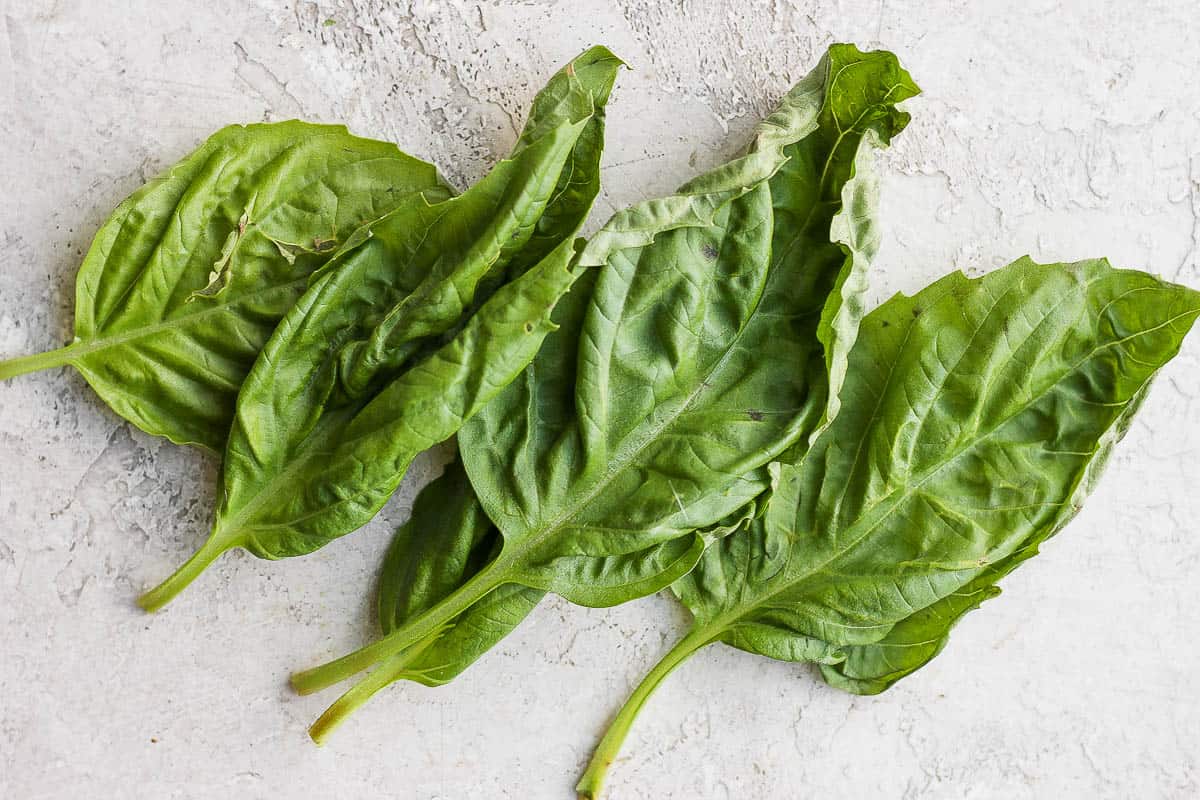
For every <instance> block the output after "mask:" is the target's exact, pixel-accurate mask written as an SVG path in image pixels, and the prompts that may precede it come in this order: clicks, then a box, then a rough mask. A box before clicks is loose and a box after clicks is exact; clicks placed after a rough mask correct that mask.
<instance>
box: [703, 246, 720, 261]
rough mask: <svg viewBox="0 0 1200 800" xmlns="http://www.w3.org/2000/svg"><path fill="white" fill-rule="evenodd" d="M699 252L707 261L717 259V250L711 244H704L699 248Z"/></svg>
mask: <svg viewBox="0 0 1200 800" xmlns="http://www.w3.org/2000/svg"><path fill="white" fill-rule="evenodd" d="M700 252H701V253H703V254H704V257H705V258H707V259H708V260H709V261H712V260H714V259H715V258H716V257H717V248H716V246H715V245H714V244H713V243H712V242H707V243H705V245H704V246H703V247H701V248H700Z"/></svg>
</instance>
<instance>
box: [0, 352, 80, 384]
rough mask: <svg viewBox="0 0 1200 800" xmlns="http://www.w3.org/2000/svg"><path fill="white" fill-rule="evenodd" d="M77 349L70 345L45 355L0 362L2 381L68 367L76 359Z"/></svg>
mask: <svg viewBox="0 0 1200 800" xmlns="http://www.w3.org/2000/svg"><path fill="white" fill-rule="evenodd" d="M77 349H79V348H78V345H74V344H69V345H67V346H66V347H60V348H58V349H57V350H48V351H46V352H45V353H34V354H33V355H30V356H20V357H18V358H12V359H9V360H8V361H0V381H6V380H8V379H9V378H15V377H17V376H18V375H24V374H26V373H27V372H37V371H38V370H42V369H50V368H51V367H63V366H66V365H67V364H70V363H71V360H72V359H73V358H74V357H75V351H76V350H77Z"/></svg>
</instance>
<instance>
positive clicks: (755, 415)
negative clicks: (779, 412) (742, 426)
mask: <svg viewBox="0 0 1200 800" xmlns="http://www.w3.org/2000/svg"><path fill="white" fill-rule="evenodd" d="M746 413H747V414H749V415H750V419H752V420H754V421H755V422H762V421H763V418H764V417H765V416H766V415H765V414H763V412H761V411H758V410H756V409H753V408H752V409H750V410H749V411H747V412H746Z"/></svg>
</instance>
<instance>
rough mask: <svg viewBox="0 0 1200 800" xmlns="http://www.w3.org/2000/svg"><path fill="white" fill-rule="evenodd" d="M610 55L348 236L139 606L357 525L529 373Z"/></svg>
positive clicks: (241, 406)
mask: <svg viewBox="0 0 1200 800" xmlns="http://www.w3.org/2000/svg"><path fill="white" fill-rule="evenodd" d="M620 65H621V62H620V61H619V60H618V59H617V58H616V57H615V56H613V55H612V54H611V53H609V52H608V51H607V50H606V49H604V48H599V47H598V48H593V49H592V50H589V51H587V52H585V53H584V54H582V55H581V56H580V57H579V58H577V59H576V60H575V61H574V62H572V64H571V65H569V66H568V67H567V68H566V69H564V70H563V71H562V72H560V73H559V74H558V75H556V76H555V77H554V78H553V79H552V80H551V81H550V84H549V86H548V87H547V89H546V90H545V92H544V95H543V97H540V98H539V100H538V102H537V103H535V106H534V112H535V113H534V115H533V116H531V118H530V120H529V123H528V124H527V126H526V131H525V135H523V136H522V137H521V139H520V140H519V141H518V143H517V145H516V149H515V150H514V152H513V154H512V156H511V157H510V158H509V159H508V160H506V161H503V162H501V163H500V164H498V165H497V166H496V168H495V169H493V170H492V172H491V173H490V174H489V175H488V176H487V177H485V178H484V179H483V180H481V181H480V182H479V183H477V184H476V185H475V186H473V187H471V188H470V189H469V190H467V191H466V192H464V193H463V194H462V195H460V196H458V197H454V198H451V199H449V200H446V201H444V202H441V203H437V204H433V205H431V204H429V203H427V202H425V200H424V198H420V197H417V198H415V199H414V200H413V201H411V202H409V203H407V204H405V205H402V206H401V207H399V208H397V209H396V210H395V211H393V212H391V213H390V214H388V215H386V216H385V217H383V218H382V219H381V220H380V221H379V222H377V223H376V224H374V225H372V226H371V227H370V229H369V230H365V231H362V232H360V235H359V236H357V237H356V241H354V242H352V243H351V244H350V245H348V246H347V247H345V248H343V250H342V252H341V253H340V254H339V256H338V258H337V259H336V262H335V263H334V264H331V265H330V267H329V269H328V270H327V271H326V272H325V273H324V274H323V275H322V277H321V278H320V279H319V280H317V281H316V282H315V283H314V284H313V286H312V287H311V288H310V289H309V290H308V291H307V292H306V293H305V294H304V296H303V297H301V298H300V300H299V301H298V302H297V303H296V305H295V306H294V307H293V308H292V309H291V311H289V312H288V314H287V316H285V317H284V319H283V320H282V321H281V322H280V324H279V327H278V328H277V330H276V331H275V333H274V334H273V335H272V337H271V339H270V340H269V341H268V343H267V345H266V347H265V348H264V349H263V351H262V354H261V356H260V357H259V359H258V361H257V362H255V365H254V368H253V369H252V370H251V372H250V374H249V375H248V376H247V377H246V380H245V383H244V384H243V386H242V390H241V393H240V394H239V396H238V405H237V413H236V415H235V419H234V422H233V427H232V429H231V431H230V436H229V443H228V445H227V447H226V450H225V463H224V472H223V475H222V491H221V493H220V505H219V507H218V509H217V514H216V520H215V522H214V525H213V531H212V534H211V536H210V538H209V540H208V542H206V543H205V545H204V546H203V547H202V548H201V549H200V550H199V551H198V552H197V553H196V555H195V556H193V557H192V559H191V560H189V561H188V563H187V564H185V565H184V566H183V567H181V568H180V569H179V570H178V571H177V572H176V573H175V574H174V575H173V576H171V577H170V578H168V579H167V581H165V582H164V583H163V584H162V585H160V586H159V587H157V588H156V589H153V590H151V591H150V592H148V593H147V594H145V595H143V597H142V598H141V599H140V600H139V602H140V603H141V604H142V605H143V607H145V608H147V609H150V610H153V609H156V608H159V607H161V606H162V605H163V604H165V603H166V602H167V601H169V600H170V599H171V598H172V597H173V596H174V595H175V594H176V593H178V592H179V591H180V590H181V589H182V588H183V587H184V586H186V585H187V584H188V583H189V582H190V581H191V580H193V579H194V578H195V577H196V575H198V574H199V573H200V572H201V571H203V569H204V568H205V567H206V566H207V564H209V563H211V562H212V561H213V560H214V559H215V558H216V557H217V556H219V555H220V554H221V553H223V552H225V551H226V550H229V549H231V548H233V547H244V548H245V549H247V550H249V551H250V552H252V553H254V554H255V555H257V556H260V557H263V558H282V557H286V556H295V555H301V554H304V553H308V552H311V551H313V550H315V549H317V548H319V547H321V546H323V545H324V544H326V543H327V542H329V541H330V540H332V539H334V538H337V537H339V536H342V535H344V534H347V533H349V532H351V531H353V530H355V529H357V528H359V527H360V526H362V525H363V524H365V523H366V522H367V521H369V520H370V519H371V517H373V516H374V515H375V513H376V512H377V511H378V510H379V509H380V508H381V507H382V506H383V504H384V502H385V501H386V500H387V498H388V496H389V495H391V493H392V492H393V491H394V490H395V488H396V486H397V485H398V484H399V483H400V481H401V479H402V478H403V477H404V473H405V471H406V470H407V468H408V465H409V463H410V462H411V461H412V459H413V458H414V457H415V456H416V455H418V454H419V453H420V452H422V451H423V450H425V449H427V448H428V447H430V446H432V445H434V444H437V443H438V442H441V441H443V440H445V439H447V438H449V437H450V436H452V435H453V434H454V433H455V432H456V431H457V430H458V428H459V426H461V425H462V423H463V422H464V421H465V420H467V419H469V418H470V417H471V416H472V415H473V414H474V413H475V412H476V411H478V410H479V409H480V408H481V407H483V405H484V404H486V403H487V401H488V400H490V399H491V398H492V397H493V396H494V395H495V394H496V393H497V392H499V391H500V390H501V389H502V388H503V387H504V386H505V385H506V384H508V383H509V382H510V381H511V380H512V379H513V378H514V377H515V376H516V375H518V374H519V373H520V372H521V370H522V369H524V368H525V366H526V365H527V364H528V363H529V361H530V360H531V359H532V358H533V356H534V355H535V354H536V353H537V349H538V347H539V346H540V344H541V341H542V339H543V338H544V337H545V336H546V334H547V333H549V332H550V330H552V328H553V325H552V323H551V322H550V312H551V310H552V309H553V307H554V305H555V303H556V302H557V300H558V298H559V297H561V296H562V295H563V294H564V293H565V292H566V291H567V289H568V288H570V286H571V284H572V283H573V282H574V280H575V278H576V277H577V275H578V270H577V269H576V268H575V267H573V266H571V262H572V260H573V258H574V255H575V253H574V248H573V243H572V241H571V237H573V236H574V234H575V232H576V230H577V229H578V227H579V225H580V224H581V223H582V222H583V219H584V217H585V216H586V215H587V212H588V210H589V208H590V204H591V201H592V198H593V197H594V191H593V190H594V188H595V186H596V185H597V184H596V181H595V179H594V176H595V174H596V171H597V170H598V164H599V158H600V143H601V142H602V126H603V124H604V123H603V115H602V113H601V111H600V110H601V109H602V108H603V105H604V103H605V102H606V101H607V99H608V95H609V91H610V90H611V88H612V84H613V81H614V79H615V77H616V72H617V70H618V68H619V67H620ZM551 101H552V102H551ZM589 129H591V132H590V133H589V134H588V135H587V136H584V133H585V132H587V131H589ZM587 176H593V177H592V178H590V179H589V178H588V177H587ZM579 187H584V188H579ZM547 213H549V217H548V218H547ZM539 221H542V223H541V225H540V227H539ZM551 244H555V247H554V248H553V249H548V248H549V246H550V245H551ZM505 276H512V278H513V279H512V280H511V281H510V282H508V283H504V284H503V285H502V286H500V288H499V289H495V286H496V284H497V283H499V282H500V281H501V280H502V279H503V278H504V277H505ZM493 290H494V292H495V293H494V294H491V296H490V297H489V296H488V294H489V293H490V292H492V291H493ZM476 309H477V310H476ZM364 343H365V344H364ZM377 346H378V349H377Z"/></svg>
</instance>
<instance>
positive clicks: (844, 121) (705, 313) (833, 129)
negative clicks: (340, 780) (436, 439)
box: [293, 46, 917, 722]
mask: <svg viewBox="0 0 1200 800" xmlns="http://www.w3.org/2000/svg"><path fill="white" fill-rule="evenodd" d="M916 91H917V89H916V87H915V86H914V85H913V84H912V82H911V80H910V79H909V78H908V76H907V74H906V73H905V72H904V71H903V70H902V69H901V68H900V67H899V65H898V64H897V62H896V60H895V57H894V56H892V55H891V54H888V53H868V54H863V53H860V52H859V51H858V50H856V49H855V48H853V47H850V46H837V47H834V48H832V49H831V51H830V54H829V56H828V57H827V58H826V59H825V60H823V61H822V63H821V65H820V66H819V67H818V68H817V69H816V70H815V71H814V72H813V73H812V74H811V75H810V76H808V77H807V78H806V79H805V80H803V81H802V82H801V83H800V84H798V85H797V86H796V87H795V88H794V89H793V90H792V91H791V92H790V93H789V94H788V96H787V97H786V98H784V100H783V102H782V103H781V105H780V108H779V110H778V111H777V112H775V113H774V114H773V115H772V116H771V117H770V118H768V119H767V120H766V121H765V122H764V123H763V125H762V126H761V127H760V130H759V134H758V136H757V137H756V139H755V141H754V143H753V145H752V147H751V150H750V152H749V154H748V155H746V156H743V157H741V158H739V159H736V160H734V161H732V162H730V163H729V164H726V165H724V166H721V167H718V168H717V169H715V170H713V171H712V172H710V173H708V174H706V175H703V176H701V177H699V178H697V179H695V180H693V181H691V182H690V183H688V184H686V185H685V186H684V187H682V188H681V189H680V190H679V193H678V194H676V195H673V196H671V197H668V198H664V199H661V200H652V201H647V202H645V203H641V204H639V205H636V206H634V207H632V208H630V209H628V210H626V211H622V212H620V213H618V214H617V215H616V216H614V217H613V219H612V220H611V221H610V222H609V223H608V224H607V225H606V226H605V227H604V228H603V229H602V230H601V231H600V232H599V233H598V234H597V235H596V236H595V237H594V238H593V239H592V240H591V241H590V242H589V243H588V246H587V247H586V248H585V249H584V251H583V252H582V253H581V255H580V264H581V266H595V267H596V268H597V269H596V270H594V271H593V273H592V274H589V275H587V276H585V277H584V278H582V279H581V280H580V281H579V283H578V284H577V285H576V286H575V288H574V289H573V291H572V292H571V294H570V295H569V296H568V297H567V298H566V299H565V300H564V302H563V303H561V304H560V306H559V308H558V309H557V311H556V313H555V322H556V323H557V324H558V325H559V329H558V330H557V331H555V333H554V334H552V335H551V336H549V337H547V340H546V343H545V345H544V346H543V348H542V350H541V352H540V353H539V355H538V357H537V359H536V360H535V361H534V363H533V364H532V365H531V366H530V368H529V369H528V370H526V372H525V374H524V376H523V378H522V379H520V380H518V381H515V382H514V383H513V384H512V385H510V386H509V387H508V389H507V390H505V391H504V392H503V393H501V394H500V395H499V396H498V397H497V398H496V399H495V400H494V401H493V402H492V403H491V404H490V405H489V406H488V407H487V408H486V409H485V410H484V411H483V412H482V413H480V414H479V415H478V416H477V417H475V419H474V420H472V421H471V422H470V423H468V424H467V425H466V426H464V428H463V429H462V431H461V432H460V433H459V444H460V449H461V451H462V455H463V460H464V464H465V466H466V470H467V473H468V474H469V475H470V477H471V481H472V484H473V486H474V487H475V489H476V492H477V496H478V498H479V501H480V503H481V504H482V506H483V507H484V509H485V510H486V512H487V515H488V517H489V518H490V519H492V520H493V521H494V522H495V523H496V524H497V526H498V527H499V529H500V532H501V534H502V536H503V546H502V548H501V551H500V553H499V555H498V556H497V557H496V558H495V559H494V560H492V561H491V562H489V563H488V565H487V566H486V567H484V568H483V569H481V570H480V571H479V572H477V573H475V574H474V575H473V576H471V577H470V578H469V579H468V580H467V581H466V582H464V583H463V584H462V585H461V586H460V587H459V588H458V590H456V591H455V592H454V593H453V594H452V595H451V596H449V597H448V598H447V599H446V600H444V601H442V602H441V603H439V604H437V605H435V606H433V607H431V608H429V609H428V610H426V611H425V612H423V613H421V614H419V615H417V616H415V617H413V618H411V619H409V620H408V621H407V622H406V623H405V624H404V625H403V626H401V627H400V628H397V629H396V630H394V631H392V632H391V633H390V634H389V635H388V636H386V637H385V638H384V639H382V640H380V641H378V642H376V643H374V644H372V645H369V646H367V647H365V648H363V649H362V650H360V651H358V652H357V653H354V654H351V655H350V656H347V657H345V658H343V659H340V660H338V661H335V662H332V663H331V664H328V665H325V666H324V667H319V668H317V669H315V670H309V671H307V672H303V673H298V674H297V675H295V676H293V685H294V686H295V687H296V688H297V689H298V690H300V691H302V692H309V691H315V690H317V689H320V688H323V687H325V686H328V685H330V684H331V683H333V682H336V681H338V680H341V679H342V678H345V677H348V676H349V675H352V674H354V673H355V672H357V671H359V670H361V669H364V668H366V667H368V666H371V665H372V664H375V663H379V662H383V661H386V660H387V659H393V658H396V659H402V658H403V655H398V654H402V652H403V651H404V650H405V649H406V648H408V647H410V646H413V645H415V644H417V643H418V642H420V641H422V640H423V639H424V638H425V637H426V636H428V635H430V634H431V633H433V632H435V631H436V630H438V629H439V628H440V627H441V626H442V625H444V624H446V623H447V622H449V621H450V620H452V619H454V618H455V617H457V616H458V615H459V614H461V613H462V612H463V611H465V610H467V609H469V608H470V607H471V606H472V605H473V604H474V603H477V602H479V601H481V600H482V599H484V598H486V597H487V596H488V595H489V593H491V592H493V591H496V590H497V589H498V588H499V587H503V586H507V585H511V584H516V585H520V586H526V587H530V588H534V589H538V590H541V591H553V592H556V593H558V594H560V595H563V596H564V597H566V598H568V599H569V600H571V601H573V602H577V603H582V604H587V605H611V604H615V603H619V602H624V601H626V600H630V599H633V598H636V597H641V596H644V595H646V594H650V593H652V592H654V591H657V590H658V589H661V588H663V587H665V586H666V585H668V584H670V583H671V582H673V581H674V580H676V579H678V578H680V577H681V576H683V575H684V574H686V573H687V572H688V571H689V570H690V569H691V568H692V567H693V565H694V564H695V563H696V561H697V560H698V559H699V558H700V556H701V554H702V553H703V552H704V549H705V547H707V546H708V545H709V544H710V543H711V542H712V541H713V540H714V539H715V538H718V537H719V536H720V535H721V534H722V533H724V531H725V530H726V528H725V527H722V525H721V521H722V520H726V518H728V517H730V515H733V517H734V518H735V519H736V518H737V517H738V516H739V513H740V512H741V510H742V509H744V508H746V507H747V505H748V504H749V503H751V502H752V501H753V500H754V498H755V497H756V496H757V495H758V494H760V493H761V492H762V491H763V490H764V488H766V486H767V485H768V482H769V476H768V471H767V464H768V463H769V462H770V461H771V460H772V459H773V458H776V457H777V456H778V455H779V454H780V453H781V452H782V451H783V450H784V449H785V448H787V447H788V446H789V445H790V444H792V443H793V442H795V441H796V440H798V439H799V438H801V437H802V436H804V435H806V434H808V433H809V432H811V431H812V429H813V428H814V427H815V426H816V425H817V424H818V423H819V422H820V420H821V418H822V416H823V415H824V414H825V405H826V402H827V400H828V395H829V393H828V391H827V387H828V383H827V378H826V365H827V361H826V356H825V352H824V349H823V347H822V343H821V341H820V340H819V339H818V326H819V324H820V321H821V319H822V314H824V313H827V312H826V305H827V301H829V299H830V294H831V292H835V291H838V292H839V293H840V294H841V295H842V297H843V298H845V297H850V296H851V295H852V294H853V293H854V292H855V291H857V287H858V285H859V284H860V283H861V281H859V280H858V279H857V278H855V279H854V280H851V279H850V278H848V277H847V274H848V273H850V272H853V271H855V270H861V269H863V268H864V267H865V257H866V255H867V254H869V251H870V249H871V246H870V244H869V242H870V240H871V232H870V227H869V226H870V223H869V221H867V220H866V218H867V217H869V216H870V214H871V212H872V208H871V206H872V204H873V203H874V195H873V194H872V193H870V192H869V191H854V190H852V189H850V188H849V187H850V186H851V185H852V184H854V183H855V181H856V175H857V174H858V171H860V170H865V169H867V167H868V164H867V161H866V159H867V157H868V156H869V150H870V149H871V148H870V145H871V144H877V143H886V142H887V141H888V140H889V139H890V137H891V136H892V135H893V134H895V133H896V132H898V131H899V130H900V129H901V128H903V126H904V124H905V123H906V122H907V119H908V118H907V116H906V115H904V114H903V113H901V112H899V111H897V110H896V109H895V104H896V103H897V102H899V101H901V100H903V99H905V98H907V97H911V96H912V95H913V94H915V93H916ZM844 201H847V202H848V205H844ZM839 214H844V215H846V216H847V217H849V218H850V221H848V222H847V223H846V225H847V226H848V229H850V230H852V231H853V233H852V234H847V236H848V238H851V239H852V240H853V242H854V244H853V247H851V245H849V244H843V243H840V242H830V239H829V232H830V226H831V225H832V224H833V220H834V218H835V217H836V216H837V215H839ZM851 250H853V255H851V254H850V251H851ZM855 307H856V306H855V303H852V302H848V301H845V300H843V301H840V305H839V308H838V309H834V310H833V311H829V312H828V315H829V317H830V318H831V319H833V318H836V319H837V320H838V321H837V323H836V324H835V323H833V322H831V323H830V324H829V325H828V328H829V333H828V334H827V335H826V337H825V338H826V340H827V341H828V342H830V343H833V342H834V341H835V340H837V339H838V337H839V336H842V335H846V333H847V332H851V333H852V330H851V329H852V327H853V326H852V324H850V323H849V322H848V320H849V319H850V318H852V316H853V315H854V313H855V310H854V309H855ZM841 309H844V312H843V311H842V310H841ZM838 357H841V358H844V355H843V356H835V358H838ZM780 364H787V365H794V367H795V368H794V369H779V365H780ZM714 526H715V527H714ZM394 664H395V662H390V663H387V664H385V665H384V666H383V667H381V669H380V670H379V673H381V674H382V675H386V674H387V673H388V671H389V670H391V669H394ZM384 681H385V678H382V677H380V676H379V675H378V674H376V673H373V674H372V675H371V676H369V677H368V678H367V681H366V683H367V684H368V685H371V686H374V687H378V686H379V685H382V683H383V682H384ZM360 692H361V690H359V689H354V690H351V693H352V694H353V695H355V696H357V695H359V694H360ZM336 713H337V706H335V707H334V708H333V709H331V711H330V712H328V713H327V715H326V716H325V717H323V720H324V721H326V722H328V721H329V720H330V714H336Z"/></svg>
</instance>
